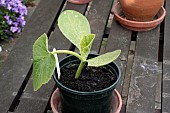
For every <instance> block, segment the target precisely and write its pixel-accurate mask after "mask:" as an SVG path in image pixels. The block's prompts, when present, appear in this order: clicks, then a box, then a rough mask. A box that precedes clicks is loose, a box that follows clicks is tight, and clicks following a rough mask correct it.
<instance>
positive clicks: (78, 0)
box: [67, 0, 92, 4]
mask: <svg viewBox="0 0 170 113" xmlns="http://www.w3.org/2000/svg"><path fill="white" fill-rule="evenodd" d="M67 1H68V2H71V3H74V4H86V3H89V2H90V1H92V0H67Z"/></svg>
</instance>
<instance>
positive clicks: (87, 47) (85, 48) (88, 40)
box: [80, 34, 95, 60]
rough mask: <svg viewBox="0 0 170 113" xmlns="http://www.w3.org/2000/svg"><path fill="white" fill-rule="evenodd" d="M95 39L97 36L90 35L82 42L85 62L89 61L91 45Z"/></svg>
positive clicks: (82, 53) (81, 51)
mask: <svg viewBox="0 0 170 113" xmlns="http://www.w3.org/2000/svg"><path fill="white" fill-rule="evenodd" d="M94 38H95V34H89V35H86V36H83V38H82V40H81V42H80V54H81V56H82V58H83V60H86V59H87V56H88V54H89V53H90V49H91V45H92V43H93V40H94Z"/></svg>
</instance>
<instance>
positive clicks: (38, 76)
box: [33, 34, 55, 91]
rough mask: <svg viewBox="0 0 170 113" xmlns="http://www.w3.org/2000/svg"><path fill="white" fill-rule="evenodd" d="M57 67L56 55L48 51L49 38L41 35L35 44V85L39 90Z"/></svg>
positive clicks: (35, 88)
mask: <svg viewBox="0 0 170 113" xmlns="http://www.w3.org/2000/svg"><path fill="white" fill-rule="evenodd" d="M54 69H55V57H54V55H53V54H51V53H50V52H49V51H48V38H47V36H46V34H43V35H41V36H40V37H39V38H38V39H37V40H36V42H35V43H34V46H33V87H34V90H35V91H36V90H38V89H39V88H40V87H41V86H42V85H43V84H45V83H47V82H48V81H49V80H50V79H51V76H52V74H53V72H54Z"/></svg>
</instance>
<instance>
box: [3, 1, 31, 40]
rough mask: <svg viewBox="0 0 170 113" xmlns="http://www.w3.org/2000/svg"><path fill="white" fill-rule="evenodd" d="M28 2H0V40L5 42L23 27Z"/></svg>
mask: <svg viewBox="0 0 170 113" xmlns="http://www.w3.org/2000/svg"><path fill="white" fill-rule="evenodd" d="M27 1H28V0H0V39H1V40H5V39H8V38H10V37H12V35H13V34H14V33H19V32H21V30H22V28H23V27H24V26H25V24H26V21H25V16H26V15H27V7H26V4H27Z"/></svg>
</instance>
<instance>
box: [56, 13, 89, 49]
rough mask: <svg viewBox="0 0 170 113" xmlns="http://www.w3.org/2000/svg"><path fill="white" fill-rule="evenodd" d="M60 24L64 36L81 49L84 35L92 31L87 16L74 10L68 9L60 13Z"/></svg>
mask: <svg viewBox="0 0 170 113" xmlns="http://www.w3.org/2000/svg"><path fill="white" fill-rule="evenodd" d="M58 26H59V28H60V30H61V32H62V33H63V34H64V36H65V37H66V38H67V39H68V40H70V42H71V43H73V44H74V45H75V46H76V47H77V48H78V49H79V50H80V41H81V39H82V37H83V36H84V35H88V34H90V33H91V31H90V25H89V22H88V20H87V19H86V17H85V16H83V15H82V14H81V13H79V12H76V11H73V10H66V11H64V12H62V13H61V14H60V16H59V18H58Z"/></svg>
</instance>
